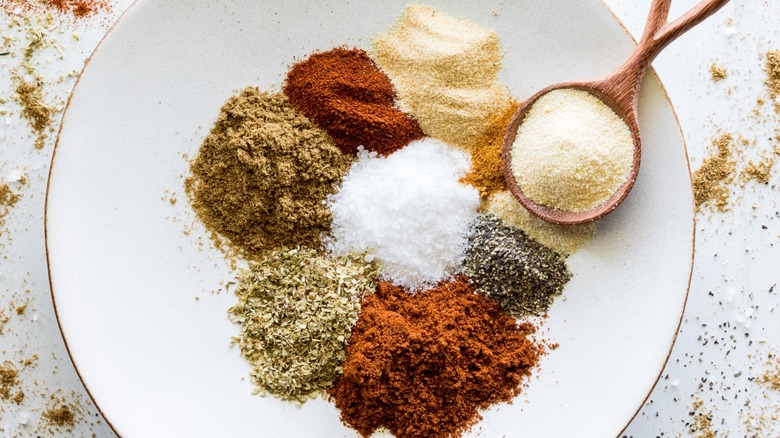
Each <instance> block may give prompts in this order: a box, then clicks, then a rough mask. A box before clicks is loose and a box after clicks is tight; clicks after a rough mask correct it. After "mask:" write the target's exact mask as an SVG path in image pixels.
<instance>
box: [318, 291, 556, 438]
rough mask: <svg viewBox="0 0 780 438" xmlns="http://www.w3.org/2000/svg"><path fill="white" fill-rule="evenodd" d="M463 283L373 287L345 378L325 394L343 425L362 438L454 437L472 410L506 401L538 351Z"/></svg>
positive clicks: (525, 327)
mask: <svg viewBox="0 0 780 438" xmlns="http://www.w3.org/2000/svg"><path fill="white" fill-rule="evenodd" d="M474 290H475V286H473V285H472V284H470V283H469V282H468V280H467V279H466V277H463V276H461V277H458V278H456V279H455V280H453V281H450V282H443V283H441V284H439V286H438V287H436V288H434V289H431V290H428V291H425V292H420V293H417V294H415V295H412V294H410V293H409V292H408V291H406V290H404V289H403V288H401V287H398V286H394V285H392V284H390V283H386V282H382V283H380V284H379V287H378V290H377V292H376V294H374V295H372V296H369V297H368V298H366V299H365V301H364V302H363V305H362V307H363V310H362V313H361V314H360V319H359V320H358V322H357V324H356V325H355V327H354V328H353V329H352V334H351V336H350V338H349V344H348V346H347V359H346V360H345V362H344V366H343V368H344V373H343V374H342V376H341V377H340V378H339V379H338V380H337V381H336V383H335V384H334V386H333V387H331V389H330V390H329V393H330V395H331V397H332V398H333V399H334V400H335V403H336V407H338V408H339V409H340V410H341V419H342V421H344V423H346V424H347V425H349V426H351V427H353V428H354V429H356V430H357V431H358V432H359V433H360V434H361V435H362V436H364V437H368V436H370V435H371V434H372V433H373V432H374V431H375V430H377V429H379V428H381V427H385V428H387V429H389V430H390V432H392V433H393V434H394V435H395V436H397V437H399V438H400V437H411V438H422V437H452V436H459V435H460V434H461V433H463V432H464V431H466V430H467V429H469V428H470V427H471V426H472V425H473V424H474V423H476V421H477V420H479V419H480V418H481V417H480V415H479V409H484V408H487V407H488V406H490V405H492V404H494V403H498V402H506V401H510V400H511V399H512V398H513V397H514V396H516V395H517V394H519V393H520V392H521V389H522V388H521V385H520V384H521V383H522V381H523V380H524V379H525V378H526V377H528V376H529V375H530V374H531V369H532V368H533V367H534V366H536V365H537V364H538V362H539V358H540V356H541V355H542V354H544V352H545V346H544V345H543V344H541V343H539V342H536V341H535V340H534V339H532V338H531V335H532V334H533V333H534V332H535V330H536V328H535V327H534V326H533V325H532V324H531V323H527V322H526V323H521V324H519V325H518V324H517V322H516V320H515V319H514V318H512V317H510V316H508V315H506V314H504V313H503V312H502V311H501V309H500V307H499V305H498V304H496V303H495V302H494V301H492V300H490V299H489V298H486V297H484V296H482V295H479V294H476V293H474Z"/></svg>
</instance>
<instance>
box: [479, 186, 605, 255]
mask: <svg viewBox="0 0 780 438" xmlns="http://www.w3.org/2000/svg"><path fill="white" fill-rule="evenodd" d="M482 210H483V211H484V212H486V213H490V214H493V215H494V216H497V217H498V218H499V219H501V221H502V222H503V223H504V224H505V225H508V226H510V227H515V228H519V229H521V230H523V231H525V233H526V234H528V236H529V237H531V238H532V239H534V240H536V241H537V242H539V243H541V244H542V245H545V246H547V247H548V248H550V249H552V250H553V251H556V252H558V253H560V254H562V255H570V254H572V253H574V252H575V251H577V250H578V249H579V248H580V247H582V246H583V245H584V244H585V243H587V242H588V241H589V240H590V239H591V238H592V237H593V235H594V234H595V232H596V223H595V222H591V223H588V224H583V225H555V224H551V223H549V222H545V221H543V220H541V219H539V218H537V217H536V216H534V215H532V214H531V213H529V212H528V210H526V209H525V208H524V207H523V206H522V205H520V203H519V202H517V200H515V198H514V197H513V196H512V194H511V193H509V191H508V190H503V191H500V192H496V193H494V194H492V195H491V196H490V197H489V198H488V199H487V201H486V202H484V203H483V204H482Z"/></svg>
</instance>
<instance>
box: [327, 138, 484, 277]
mask: <svg viewBox="0 0 780 438" xmlns="http://www.w3.org/2000/svg"><path fill="white" fill-rule="evenodd" d="M469 164H470V161H469V156H468V154H467V153H465V152H463V151H462V150H460V149H457V148H454V147H451V146H448V145H446V144H444V143H441V142H439V141H438V140H433V139H430V138H426V139H424V140H418V141H415V142H413V143H412V144H410V145H409V146H407V147H405V148H403V149H401V150H400V151H398V152H396V153H394V154H393V155H390V156H389V157H386V158H385V157H379V156H376V154H374V153H369V152H366V151H361V152H360V153H359V154H358V161H357V162H356V163H355V164H353V165H352V168H351V169H350V170H349V173H347V175H346V176H345V177H344V183H343V185H342V187H341V189H340V190H339V192H338V193H336V194H335V195H334V196H331V197H330V200H329V203H330V208H331V211H332V212H333V239H332V240H331V241H330V242H328V248H329V249H330V250H331V251H332V252H333V253H334V254H335V255H345V254H348V253H350V252H366V253H367V255H368V256H369V257H371V258H373V259H375V260H376V261H377V262H379V264H380V266H381V268H382V277H383V278H385V279H389V280H391V281H392V282H394V283H396V284H399V285H402V286H404V287H407V288H410V289H415V290H416V289H420V288H423V287H427V286H433V285H435V284H436V283H437V282H438V281H439V280H442V279H444V278H447V277H449V276H451V275H452V274H453V273H454V272H456V271H457V270H458V269H459V268H460V264H461V262H462V260H463V256H464V254H465V249H466V238H467V234H468V229H469V225H470V224H471V221H472V219H473V218H474V216H475V215H476V214H477V209H478V208H479V194H478V193H477V191H476V190H475V189H474V188H473V187H471V186H466V185H463V184H461V183H460V182H459V180H460V179H461V178H462V177H463V176H464V175H465V173H466V172H467V170H468V168H469Z"/></svg>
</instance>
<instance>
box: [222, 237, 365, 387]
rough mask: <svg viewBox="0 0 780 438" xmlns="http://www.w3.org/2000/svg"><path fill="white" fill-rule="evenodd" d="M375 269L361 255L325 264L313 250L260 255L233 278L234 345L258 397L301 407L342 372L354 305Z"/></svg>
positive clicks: (357, 305)
mask: <svg viewBox="0 0 780 438" xmlns="http://www.w3.org/2000/svg"><path fill="white" fill-rule="evenodd" d="M377 277H378V270H377V268H376V266H375V265H373V264H372V263H368V262H366V261H365V259H364V258H363V257H361V256H360V255H352V256H348V257H345V258H339V259H331V258H326V257H323V256H321V255H319V254H318V253H317V252H316V251H314V250H312V249H280V250H274V251H268V252H264V253H263V256H262V258H260V259H259V260H258V261H257V262H253V263H251V264H250V266H249V269H248V270H245V271H244V272H242V273H241V274H240V276H239V284H238V286H237V288H236V291H235V292H236V296H237V297H238V304H236V305H235V306H233V307H231V308H230V310H229V314H230V319H231V321H233V322H235V323H238V324H240V325H241V335H240V336H238V337H237V338H236V340H235V341H236V342H237V343H238V345H239V347H240V348H241V354H242V355H243V356H244V358H246V359H247V361H249V363H250V364H251V365H252V372H251V377H252V383H254V384H255V385H256V387H257V389H256V392H257V393H260V394H272V395H275V396H277V397H279V398H282V399H284V400H292V401H296V402H304V401H306V399H307V398H308V397H310V396H312V395H315V394H316V393H317V391H320V390H323V389H325V388H327V387H329V386H330V385H331V383H332V382H333V381H334V380H335V379H336V377H338V375H339V374H340V373H341V364H342V362H343V361H344V357H345V352H344V347H345V345H346V343H347V339H348V338H349V335H350V330H351V329H352V326H353V325H354V324H355V322H356V321H357V319H358V313H359V312H360V301H361V300H362V299H363V297H364V296H366V295H368V294H370V293H372V292H373V291H374V289H375V287H376V279H377Z"/></svg>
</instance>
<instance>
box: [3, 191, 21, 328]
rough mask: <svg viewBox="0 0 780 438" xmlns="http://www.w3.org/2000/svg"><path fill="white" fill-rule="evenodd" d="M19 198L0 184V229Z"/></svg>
mask: <svg viewBox="0 0 780 438" xmlns="http://www.w3.org/2000/svg"><path fill="white" fill-rule="evenodd" d="M19 198H20V196H19V195H18V194H16V193H14V192H13V190H11V187H10V186H9V185H8V184H5V183H2V184H0V227H2V226H4V225H5V218H6V215H7V214H8V212H9V211H11V208H13V206H14V205H15V204H16V203H17V202H19ZM3 233H4V231H3V230H2V229H0V235H2V234H3ZM0 329H2V324H0ZM0 332H2V330H0Z"/></svg>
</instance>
